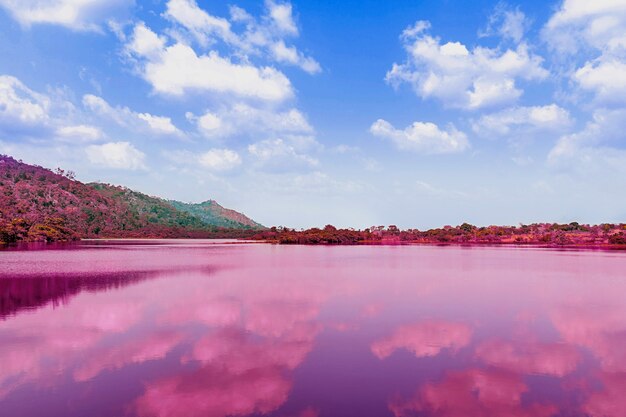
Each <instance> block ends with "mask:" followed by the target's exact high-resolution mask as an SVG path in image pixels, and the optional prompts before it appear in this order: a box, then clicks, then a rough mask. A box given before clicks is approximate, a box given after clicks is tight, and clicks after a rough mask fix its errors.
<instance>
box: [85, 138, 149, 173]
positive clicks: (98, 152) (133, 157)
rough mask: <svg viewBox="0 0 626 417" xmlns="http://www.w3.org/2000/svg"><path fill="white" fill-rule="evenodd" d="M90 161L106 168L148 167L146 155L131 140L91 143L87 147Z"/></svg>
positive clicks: (134, 168)
mask: <svg viewBox="0 0 626 417" xmlns="http://www.w3.org/2000/svg"><path fill="white" fill-rule="evenodd" d="M86 153H87V158H88V159H89V162H91V163H93V164H95V165H99V166H102V167H105V168H114V169H128V170H139V169H146V165H145V162H144V161H145V157H146V155H145V154H144V153H143V152H141V151H140V150H138V149H137V148H135V147H134V146H133V145H132V144H131V143H129V142H109V143H104V144H102V145H90V146H88V147H87V149H86Z"/></svg>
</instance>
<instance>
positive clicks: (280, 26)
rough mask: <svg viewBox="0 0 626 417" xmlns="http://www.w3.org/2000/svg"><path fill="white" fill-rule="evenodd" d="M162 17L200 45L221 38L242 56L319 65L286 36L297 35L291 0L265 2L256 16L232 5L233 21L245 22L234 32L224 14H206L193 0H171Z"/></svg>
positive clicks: (308, 67) (314, 68) (311, 67)
mask: <svg viewBox="0 0 626 417" xmlns="http://www.w3.org/2000/svg"><path fill="white" fill-rule="evenodd" d="M164 17H165V18H167V19H168V20H170V21H171V22H173V23H174V24H176V25H177V26H178V27H180V28H182V29H184V30H185V31H186V32H187V33H188V34H189V35H190V37H191V38H192V39H193V40H195V41H196V42H198V43H199V44H200V45H201V46H203V47H207V46H210V45H212V44H213V43H216V42H218V41H222V42H224V43H225V44H227V45H229V46H230V47H232V48H234V49H235V50H236V51H237V52H238V53H239V54H242V55H244V56H248V55H252V56H264V57H266V58H269V59H271V60H274V61H276V62H280V63H286V64H290V65H294V66H298V67H300V68H301V69H303V70H304V71H306V72H308V73H310V74H315V73H318V72H320V71H321V67H320V65H319V63H318V62H317V61H315V59H313V58H311V57H309V56H306V55H305V54H303V53H302V52H301V51H299V50H298V49H297V48H296V47H295V46H293V45H287V44H286V39H287V38H290V37H291V38H293V37H297V36H298V35H299V31H298V27H297V25H296V23H295V21H294V19H293V10H292V6H291V4H290V3H276V2H273V1H269V0H268V1H266V2H265V14H264V15H263V16H262V17H261V18H260V19H255V18H254V17H252V16H251V15H250V14H249V13H247V12H246V11H245V10H244V9H241V8H239V7H236V6H233V7H231V20H232V23H244V24H245V25H244V29H243V30H242V31H239V33H237V32H235V31H234V29H233V24H232V23H231V21H229V20H228V19H226V18H223V17H217V16H213V15H211V14H209V13H208V12H207V11H205V10H203V9H202V8H200V7H199V6H198V4H197V3H196V1H195V0H170V1H168V3H167V9H166V12H165V13H164Z"/></svg>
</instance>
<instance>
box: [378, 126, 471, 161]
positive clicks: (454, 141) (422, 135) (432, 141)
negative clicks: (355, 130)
mask: <svg viewBox="0 0 626 417" xmlns="http://www.w3.org/2000/svg"><path fill="white" fill-rule="evenodd" d="M370 132H371V133H372V134H373V135H375V136H378V137H382V138H386V139H390V140H391V141H392V142H393V143H394V144H395V145H396V147H397V148H398V149H400V150H406V151H413V152H419V153H425V154H442V153H454V152H462V151H464V150H466V149H467V148H469V142H468V140H467V136H466V135H465V133H463V132H460V131H458V130H457V129H456V128H455V127H454V126H453V125H450V126H448V128H447V129H446V130H441V129H440V128H439V127H438V126H437V125H436V124H434V123H423V122H414V123H413V124H412V125H411V126H409V127H407V128H406V129H404V130H400V129H396V128H395V127H393V126H392V125H391V124H390V123H389V122H387V121H386V120H382V119H378V120H377V121H376V122H374V124H372V126H371V127H370Z"/></svg>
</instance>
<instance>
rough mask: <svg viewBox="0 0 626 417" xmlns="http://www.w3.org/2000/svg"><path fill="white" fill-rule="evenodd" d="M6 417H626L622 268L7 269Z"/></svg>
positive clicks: (30, 257)
mask: <svg viewBox="0 0 626 417" xmlns="http://www.w3.org/2000/svg"><path fill="white" fill-rule="evenodd" d="M0 415H1V416H12V417H19V416H63V417H71V416H81V417H84V416H107V417H108V416H141V417H144V416H145V417H148V416H159V417H172V416H184V417H196V416H197V417H200V416H202V417H221V416H261V415H264V416H265V415H267V416H276V417H315V416H327V417H340V416H359V417H368V416H397V417H400V416H441V417H473V416H477V417H489V416H498V417H501V416H502V417H504V416H506V417H534V416H538V417H543V416H563V417H565V416H568V417H572V416H594V417H595V416H598V417H600V416H602V417H624V416H626V254H624V253H613V252H592V251H554V250H545V249H531V248H514V247H508V248H485V247H472V248H461V247H427V246H359V247H319V246H274V245H266V244H228V243H224V242H221V243H220V242H218V243H215V242H208V241H151V242H147V241H137V242H83V243H81V244H78V245H60V246H55V247H52V248H50V247H48V249H45V250H9V251H1V252H0Z"/></svg>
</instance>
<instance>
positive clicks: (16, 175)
mask: <svg viewBox="0 0 626 417" xmlns="http://www.w3.org/2000/svg"><path fill="white" fill-rule="evenodd" d="M207 203H209V202H207ZM210 203H211V204H210V207H212V208H210V209H209V208H207V215H204V216H200V215H194V211H201V210H200V209H199V208H197V207H196V206H198V207H202V206H203V205H204V204H206V203H201V204H197V205H195V204H191V205H190V204H185V203H180V202H171V201H167V200H164V199H161V198H158V197H151V196H148V195H146V194H142V193H140V192H137V191H133V190H130V189H128V188H126V187H121V186H114V185H109V184H100V183H91V184H84V183H82V182H80V181H77V180H76V179H75V177H74V174H73V173H72V172H71V171H70V172H66V171H63V170H61V169H57V170H56V171H55V172H53V171H51V170H49V169H46V168H42V167H40V166H36V165H29V164H25V163H23V162H21V161H16V160H15V159H13V158H11V157H10V156H5V155H0V241H1V242H13V241H19V240H28V241H43V240H47V241H52V240H71V239H77V238H98V237H102V238H104V237H245V236H248V235H249V234H250V233H251V232H252V231H254V230H259V229H261V228H262V226H261V225H259V224H258V223H256V222H254V221H252V220H250V219H249V218H247V217H246V216H244V215H243V214H241V213H237V212H236V211H234V210H228V209H225V208H223V207H221V206H220V205H219V204H217V203H215V202H210ZM187 206H190V208H189V209H184V208H185V207H187ZM209 214H210V215H209Z"/></svg>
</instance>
